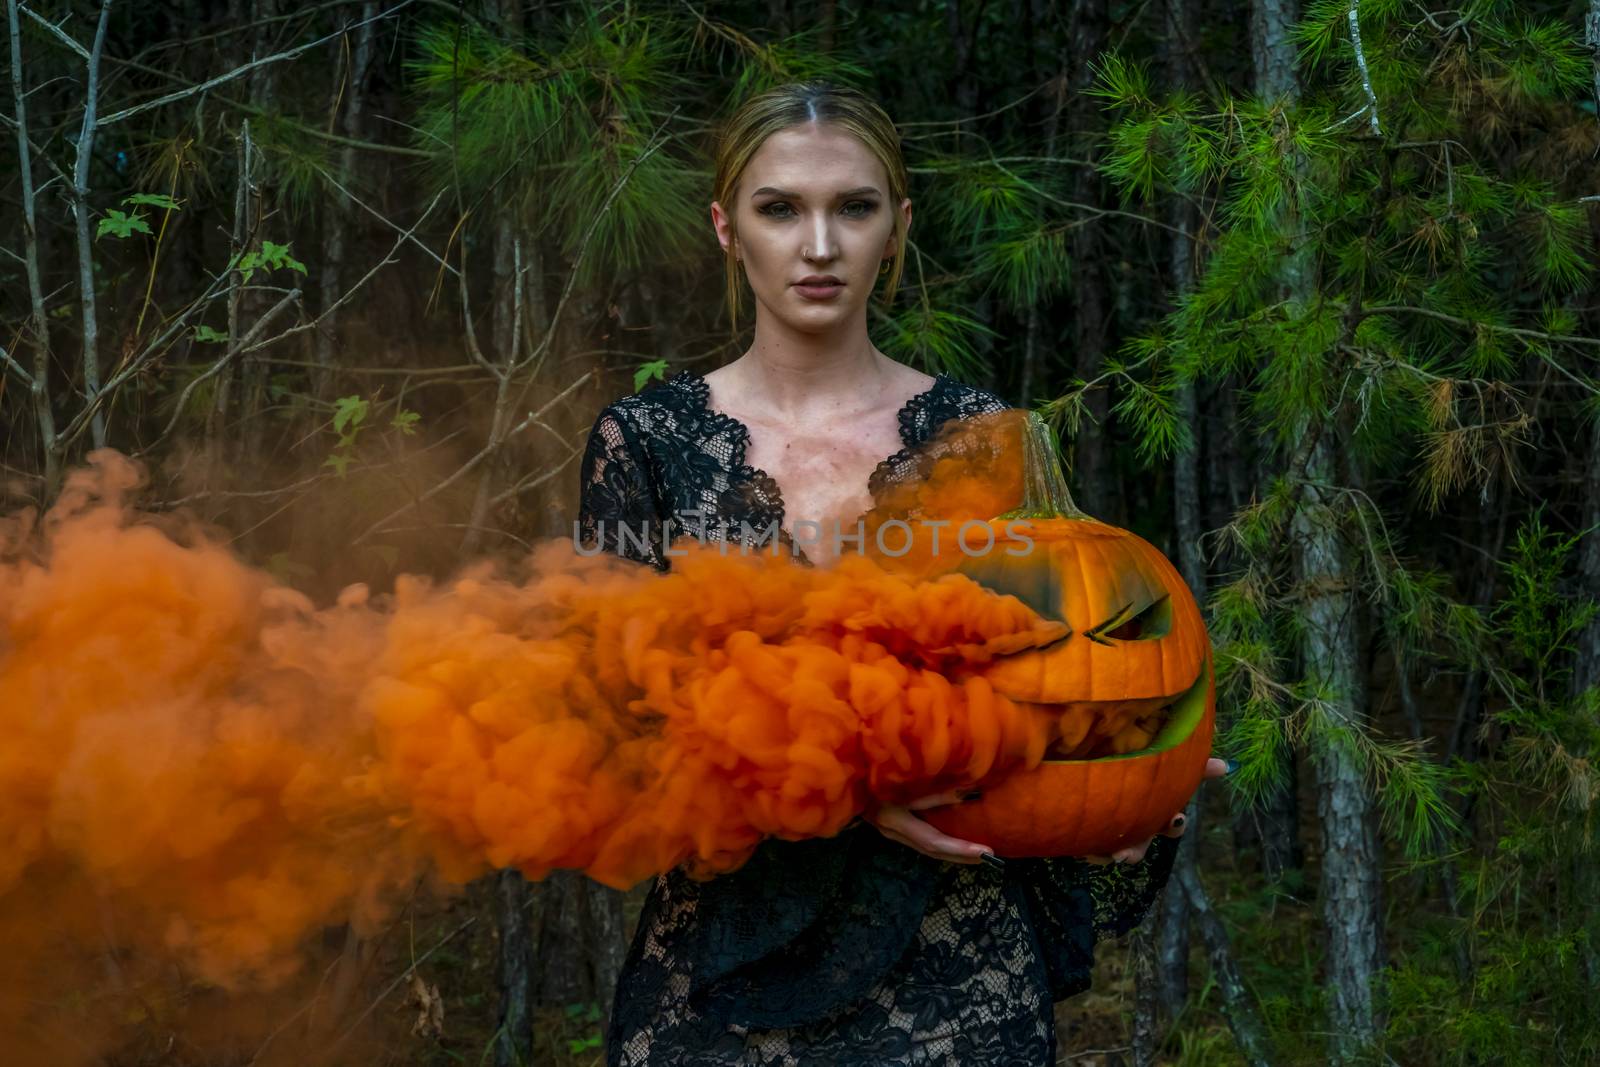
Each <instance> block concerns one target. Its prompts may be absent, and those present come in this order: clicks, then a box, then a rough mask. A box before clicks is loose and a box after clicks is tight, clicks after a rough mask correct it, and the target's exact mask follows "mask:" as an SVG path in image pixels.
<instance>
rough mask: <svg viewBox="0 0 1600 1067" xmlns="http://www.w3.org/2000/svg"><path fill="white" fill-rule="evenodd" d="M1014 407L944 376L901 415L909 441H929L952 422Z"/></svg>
mask: <svg viewBox="0 0 1600 1067" xmlns="http://www.w3.org/2000/svg"><path fill="white" fill-rule="evenodd" d="M1013 406H1014V405H1012V404H1010V403H1008V402H1007V401H1006V400H1005V399H1004V398H1002V397H1001V396H1000V395H999V394H998V393H995V392H993V391H991V390H989V389H985V388H983V387H982V386H977V385H970V384H968V383H967V382H964V381H962V380H961V379H959V378H956V377H954V376H952V375H949V374H945V373H942V372H941V373H940V374H938V375H937V376H936V377H935V378H934V383H933V385H932V386H930V387H929V388H928V389H927V390H926V391H925V392H923V393H922V394H920V395H919V396H917V397H915V398H913V399H912V401H911V403H909V404H907V405H906V407H905V409H904V410H902V411H901V413H900V422H901V427H900V428H901V434H902V436H904V437H905V438H906V439H907V440H908V441H926V440H927V439H928V438H930V437H932V436H933V434H934V433H935V432H936V431H937V430H938V429H939V427H941V426H943V425H944V424H945V423H947V422H949V421H950V420H951V419H971V418H976V417H978V416H980V415H989V414H993V413H994V412H997V411H1005V410H1006V409H1007V408H1010V407H1013Z"/></svg>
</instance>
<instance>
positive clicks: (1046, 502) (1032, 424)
mask: <svg viewBox="0 0 1600 1067" xmlns="http://www.w3.org/2000/svg"><path fill="white" fill-rule="evenodd" d="M1089 517H1090V516H1089V515H1088V514H1087V513H1086V512H1084V511H1083V510H1082V509H1081V508H1079V507H1078V505H1077V504H1076V503H1075V502H1074V501H1073V499H1072V492H1071V491H1070V490H1069V489H1068V488H1067V478H1066V475H1064V474H1063V473H1062V472H1061V459H1060V453H1059V452H1058V451H1057V450H1056V444H1055V435H1054V434H1053V433H1051V431H1050V425H1049V424H1048V423H1046V422H1045V421H1044V419H1043V418H1041V417H1040V415H1039V413H1038V412H1037V411H1030V412H1028V418H1027V421H1026V422H1025V423H1023V425H1022V503H1021V504H1019V505H1017V506H1016V507H1015V508H1013V509H1011V510H1010V511H1008V512H1006V513H1005V514H1004V515H1001V516H1000V518H1002V519H1087V518H1089Z"/></svg>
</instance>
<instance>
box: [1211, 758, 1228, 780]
mask: <svg viewBox="0 0 1600 1067" xmlns="http://www.w3.org/2000/svg"><path fill="white" fill-rule="evenodd" d="M1227 773H1228V761H1227V760H1225V759H1218V758H1217V757H1215V756H1212V757H1211V758H1210V759H1208V760H1206V771H1205V777H1207V778H1221V777H1222V776H1223V775H1225V774H1227Z"/></svg>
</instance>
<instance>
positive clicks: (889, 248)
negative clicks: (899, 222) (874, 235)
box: [883, 197, 911, 259]
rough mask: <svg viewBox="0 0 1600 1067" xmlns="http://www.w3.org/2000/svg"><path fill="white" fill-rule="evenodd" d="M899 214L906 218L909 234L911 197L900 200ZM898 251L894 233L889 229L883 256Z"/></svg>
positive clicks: (886, 256) (885, 257)
mask: <svg viewBox="0 0 1600 1067" xmlns="http://www.w3.org/2000/svg"><path fill="white" fill-rule="evenodd" d="M900 214H901V215H902V216H904V218H905V220H906V233H908V234H909V233H910V232H911V198H910V197H906V198H905V199H904V200H902V201H900ZM898 251H899V249H898V248H896V247H895V243H894V233H893V232H892V231H891V232H890V234H889V240H888V242H887V243H886V244H885V245H884V246H883V258H884V259H888V258H889V257H890V256H892V255H894V254H895V253H896V252H898Z"/></svg>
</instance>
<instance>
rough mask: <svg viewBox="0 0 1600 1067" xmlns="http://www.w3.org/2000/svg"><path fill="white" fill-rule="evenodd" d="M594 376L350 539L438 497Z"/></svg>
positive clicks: (589, 375) (368, 533)
mask: <svg viewBox="0 0 1600 1067" xmlns="http://www.w3.org/2000/svg"><path fill="white" fill-rule="evenodd" d="M593 376H594V372H593V371H585V372H584V373H583V374H582V375H580V376H579V377H578V378H577V379H575V380H574V381H573V382H572V384H570V385H568V386H567V387H566V388H565V389H563V390H561V392H559V393H557V394H556V395H555V396H553V397H551V398H550V399H549V400H547V401H545V403H544V406H543V407H541V408H539V410H537V411H530V412H528V415H527V417H526V418H524V419H523V420H522V421H521V422H519V423H517V425H516V426H514V427H512V428H511V430H510V431H509V432H508V433H506V435H505V437H503V438H502V439H501V440H499V441H496V440H490V441H489V442H488V443H487V444H485V445H484V446H483V448H481V449H480V450H479V451H478V452H477V453H476V454H475V455H473V457H472V458H471V459H469V460H467V461H466V462H465V463H463V464H462V465H461V467H460V468H459V469H457V470H456V472H455V473H454V474H452V475H450V476H449V477H447V478H445V479H444V480H443V481H441V482H439V483H438V484H436V485H435V486H434V487H433V488H432V489H429V490H428V491H427V492H425V493H423V494H421V495H420V496H418V497H416V498H414V499H413V500H411V501H409V502H408V503H406V504H405V505H403V506H402V507H398V508H395V509H394V510H393V511H391V512H390V513H389V514H387V515H385V516H384V517H383V518H381V519H379V520H378V521H377V522H375V523H373V524H372V525H371V526H368V527H367V528H366V529H365V530H363V531H362V532H361V535H360V536H358V537H356V538H355V539H354V540H352V541H351V542H350V543H351V544H353V545H359V544H360V543H361V542H363V541H365V540H366V539H367V538H369V537H371V536H372V535H373V534H375V533H377V532H379V531H380V530H381V529H382V528H383V527H385V526H387V525H389V523H391V522H393V521H394V520H395V519H398V518H399V517H400V516H402V515H404V514H405V513H406V512H408V511H410V510H412V509H413V508H417V507H420V506H422V505H423V504H425V503H427V502H428V501H429V500H432V499H433V498H434V497H436V496H438V495H439V494H440V493H442V492H444V491H445V490H446V489H448V488H450V486H452V485H454V484H455V483H456V482H459V481H460V480H461V479H462V478H465V477H466V476H467V475H468V474H470V473H472V471H473V469H474V468H476V467H477V466H478V464H480V463H482V462H483V461H484V460H486V459H488V458H489V457H490V456H492V455H493V454H494V453H495V450H496V449H498V448H499V447H500V445H501V444H502V443H504V441H507V440H510V439H511V438H513V437H515V436H516V435H517V434H519V433H521V432H522V431H523V430H525V429H527V428H528V427H529V426H531V425H533V423H535V422H536V421H538V420H539V419H540V418H541V417H542V416H543V415H544V414H545V413H546V412H548V411H550V410H551V409H553V408H555V407H558V406H559V405H560V404H561V402H562V401H563V400H565V399H566V398H567V396H568V395H569V394H571V393H572V391H573V390H575V389H577V388H578V386H580V385H582V384H584V383H585V382H587V381H588V380H589V379H590V378H592V377H593Z"/></svg>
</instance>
